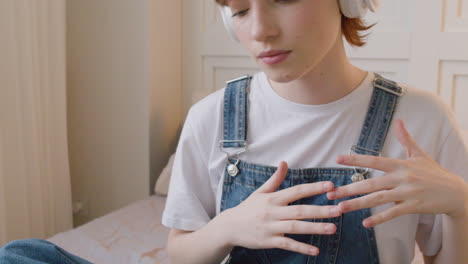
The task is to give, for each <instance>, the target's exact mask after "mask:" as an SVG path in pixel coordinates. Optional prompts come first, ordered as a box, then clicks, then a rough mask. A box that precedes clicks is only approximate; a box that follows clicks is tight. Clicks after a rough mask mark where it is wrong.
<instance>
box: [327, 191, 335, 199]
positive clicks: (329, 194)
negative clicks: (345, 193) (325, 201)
mask: <svg viewBox="0 0 468 264" xmlns="http://www.w3.org/2000/svg"><path fill="white" fill-rule="evenodd" d="M335 197H336V191H333V192H328V198H329V199H330V200H331V199H335Z"/></svg>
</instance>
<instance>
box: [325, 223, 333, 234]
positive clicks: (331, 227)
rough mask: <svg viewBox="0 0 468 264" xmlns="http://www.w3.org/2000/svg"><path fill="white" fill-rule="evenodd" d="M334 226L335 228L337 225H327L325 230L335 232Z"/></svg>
mask: <svg viewBox="0 0 468 264" xmlns="http://www.w3.org/2000/svg"><path fill="white" fill-rule="evenodd" d="M334 228H335V227H334V226H333V225H326V226H325V231H326V232H327V233H333V231H334Z"/></svg>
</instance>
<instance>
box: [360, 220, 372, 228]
mask: <svg viewBox="0 0 468 264" xmlns="http://www.w3.org/2000/svg"><path fill="white" fill-rule="evenodd" d="M362 225H363V226H364V227H366V228H368V227H371V226H372V220H370V219H365V220H364V221H362Z"/></svg>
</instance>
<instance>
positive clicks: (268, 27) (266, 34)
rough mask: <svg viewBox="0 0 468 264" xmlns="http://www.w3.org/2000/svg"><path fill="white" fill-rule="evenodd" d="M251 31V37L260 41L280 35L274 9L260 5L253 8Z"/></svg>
mask: <svg viewBox="0 0 468 264" xmlns="http://www.w3.org/2000/svg"><path fill="white" fill-rule="evenodd" d="M252 9H254V8H252ZM250 32H251V37H252V38H253V39H254V40H256V41H260V42H264V41H267V40H269V39H272V38H275V37H276V36H277V35H278V33H279V28H278V25H277V20H276V17H275V15H274V13H273V12H272V11H270V10H268V7H259V8H255V10H252V22H251V25H250Z"/></svg>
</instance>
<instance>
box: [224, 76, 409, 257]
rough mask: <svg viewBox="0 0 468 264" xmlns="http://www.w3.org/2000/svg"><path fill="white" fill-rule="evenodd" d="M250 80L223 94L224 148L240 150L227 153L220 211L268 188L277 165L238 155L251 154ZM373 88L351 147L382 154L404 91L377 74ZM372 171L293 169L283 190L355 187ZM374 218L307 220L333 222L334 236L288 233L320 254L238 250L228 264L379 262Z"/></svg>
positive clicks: (314, 201)
mask: <svg viewBox="0 0 468 264" xmlns="http://www.w3.org/2000/svg"><path fill="white" fill-rule="evenodd" d="M251 78H252V77H250V76H244V77H241V78H238V79H235V80H232V81H229V82H227V85H226V89H225V94H224V116H223V117H224V131H223V134H224V136H223V140H221V141H220V142H219V147H220V149H221V150H222V151H223V148H237V149H240V150H238V151H236V152H235V154H234V155H232V153H231V154H229V153H228V152H225V151H223V152H225V153H227V156H228V158H227V164H226V167H225V170H224V181H223V192H222V196H221V205H220V206H221V208H220V211H224V210H226V209H229V208H232V207H235V206H237V205H239V204H240V203H241V202H242V201H244V200H245V199H246V198H247V197H248V196H249V195H250V194H251V193H252V192H254V191H255V190H256V189H257V188H259V187H260V186H261V185H263V184H264V183H265V182H266V181H267V180H268V178H270V176H271V175H273V174H274V173H275V171H276V170H277V167H273V166H265V165H261V164H253V163H249V162H247V161H243V160H240V159H239V154H240V153H242V152H244V151H246V146H247V142H246V137H247V113H248V93H249V89H250V81H251ZM373 84H374V89H373V94H372V98H371V101H370V104H369V107H368V111H367V116H366V118H365V121H364V125H363V127H362V130H361V134H360V136H359V139H358V142H357V145H355V146H350V147H351V150H350V151H353V152H354V153H356V154H364V155H374V156H380V153H381V150H382V147H383V144H384V142H385V138H386V135H387V131H388V129H389V126H390V124H391V121H392V117H393V113H394V111H395V108H396V106H397V101H398V98H399V96H401V95H402V94H403V89H402V88H401V87H400V86H398V85H397V83H395V82H394V81H391V80H388V79H385V78H383V77H382V76H380V75H379V74H375V79H374V82H373ZM369 174H370V172H369V169H362V168H293V169H291V168H289V169H288V172H287V175H286V178H285V180H284V181H283V182H282V184H281V186H280V187H279V188H278V190H282V189H285V188H289V187H292V186H295V185H298V184H306V183H313V182H320V181H332V182H333V183H334V185H335V187H340V186H344V185H347V184H351V183H353V182H356V181H360V180H364V179H366V178H370V175H369ZM361 196H363V195H356V196H352V197H347V198H343V199H338V200H329V199H328V198H327V197H326V193H325V194H320V195H316V196H311V197H307V198H304V199H300V200H297V201H295V202H292V203H290V204H289V205H299V204H307V205H337V204H338V203H340V202H341V201H344V200H349V199H353V198H357V197H361ZM370 215H371V211H370V209H362V210H357V211H353V212H349V213H345V214H343V215H341V216H339V217H334V218H326V219H306V220H303V221H308V222H328V223H333V224H335V225H336V227H337V231H336V233H335V234H332V235H311V234H285V236H286V237H289V238H292V239H294V240H297V241H299V242H303V243H306V244H310V245H313V246H316V247H318V248H319V249H320V254H319V255H318V256H310V255H304V254H301V253H297V252H293V251H288V250H284V249H279V248H272V249H248V248H244V247H240V246H236V247H234V248H233V250H232V251H231V253H230V256H229V258H228V262H227V263H228V264H238V263H239V264H240V263H242V264H247V263H258V264H270V263H275V264H276V263H278V264H283V263H284V264H291V263H294V264H299V263H300V264H312V263H327V264H328V263H330V264H331V263H346V264H358V263H359V264H361V263H366V264H377V263H379V256H378V251H377V244H376V239H375V234H374V229H373V228H365V227H363V226H362V221H363V220H364V219H365V218H367V217H369V216H370Z"/></svg>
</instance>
